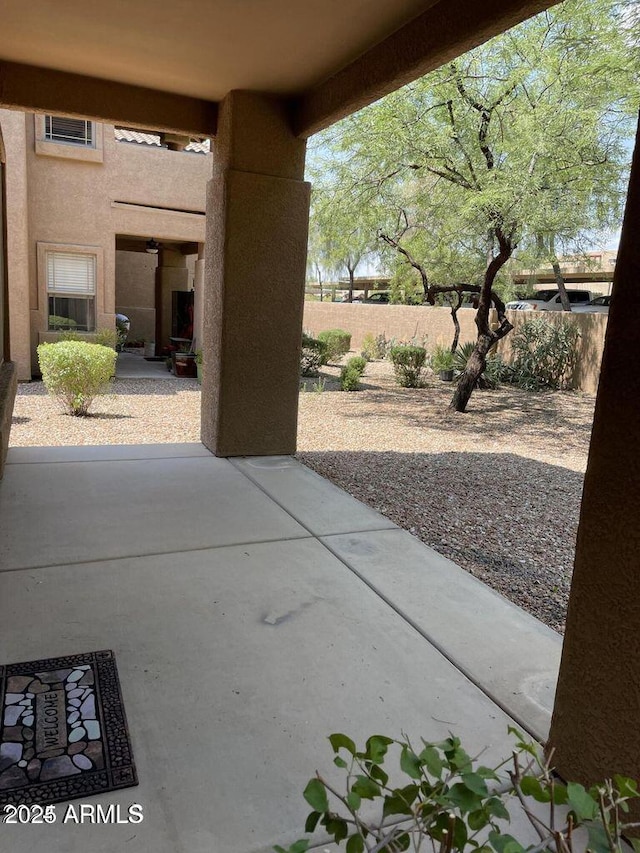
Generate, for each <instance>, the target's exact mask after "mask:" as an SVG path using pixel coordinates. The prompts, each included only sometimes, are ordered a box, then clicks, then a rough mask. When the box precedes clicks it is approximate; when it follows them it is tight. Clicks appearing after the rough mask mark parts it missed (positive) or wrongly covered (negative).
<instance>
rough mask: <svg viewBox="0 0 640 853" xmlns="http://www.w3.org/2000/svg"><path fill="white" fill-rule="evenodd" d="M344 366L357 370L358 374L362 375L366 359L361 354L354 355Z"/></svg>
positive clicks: (365, 366)
mask: <svg viewBox="0 0 640 853" xmlns="http://www.w3.org/2000/svg"><path fill="white" fill-rule="evenodd" d="M346 366H347V367H352V368H353V369H354V370H357V371H358V373H359V374H360V376H362V374H363V373H364V372H365V370H366V368H367V359H366V358H363V356H361V355H354V356H353V358H350V359H348V360H347V365H346Z"/></svg>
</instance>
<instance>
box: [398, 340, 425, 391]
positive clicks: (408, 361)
mask: <svg viewBox="0 0 640 853" xmlns="http://www.w3.org/2000/svg"><path fill="white" fill-rule="evenodd" d="M390 355H391V361H392V362H393V371H394V373H395V375H396V382H397V383H398V385H402V387H403V388H420V386H421V385H422V382H421V380H420V375H421V373H422V368H423V367H424V363H425V360H426V358H427V351H426V349H425V348H424V347H414V346H400V347H392V348H391V353H390Z"/></svg>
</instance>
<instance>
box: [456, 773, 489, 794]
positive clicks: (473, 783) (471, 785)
mask: <svg viewBox="0 0 640 853" xmlns="http://www.w3.org/2000/svg"><path fill="white" fill-rule="evenodd" d="M462 784H463V785H465V787H467V788H468V789H469V790H470V791H473V793H474V794H479V795H480V796H481V797H486V796H488V795H489V791H488V790H487V783H486V782H485V781H484V779H483V778H482V776H479V775H478V774H477V773H463V774H462Z"/></svg>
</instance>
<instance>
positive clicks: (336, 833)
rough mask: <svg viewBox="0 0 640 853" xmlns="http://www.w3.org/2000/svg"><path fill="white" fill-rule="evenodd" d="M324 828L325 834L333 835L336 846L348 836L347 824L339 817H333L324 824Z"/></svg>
mask: <svg viewBox="0 0 640 853" xmlns="http://www.w3.org/2000/svg"><path fill="white" fill-rule="evenodd" d="M325 826H326V827H327V832H329V833H330V834H331V835H333V838H334V840H335V842H336V844H338V843H339V842H340V841H342V840H343V839H344V838H346V837H347V835H348V834H349V828H348V825H347V822H346V820H344V819H343V818H341V817H333V818H332V819H331V820H329V821H327V822H326V823H325Z"/></svg>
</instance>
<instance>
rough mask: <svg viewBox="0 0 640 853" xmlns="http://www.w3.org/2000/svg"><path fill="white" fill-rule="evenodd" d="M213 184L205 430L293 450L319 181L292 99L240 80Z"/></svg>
mask: <svg viewBox="0 0 640 853" xmlns="http://www.w3.org/2000/svg"><path fill="white" fill-rule="evenodd" d="M214 157H215V160H214V173H213V178H212V180H211V181H210V183H209V186H208V190H207V238H206V240H207V241H206V244H205V282H204V316H203V369H202V376H203V378H202V382H203V384H202V441H203V443H204V444H205V445H206V446H207V447H208V448H209V449H210V450H211V451H213V452H214V453H215V454H216V455H217V456H245V455H246V456H253V455H269V454H287V453H293V452H294V451H295V448H296V426H297V411H298V391H299V358H300V333H301V329H302V310H303V305H304V279H305V269H306V252H307V231H308V215H309V196H310V187H309V185H308V184H307V183H305V182H304V181H303V177H304V158H305V142H304V141H303V140H300V139H297V138H296V137H295V136H294V135H293V132H292V130H291V126H290V122H289V116H288V113H287V109H286V105H285V103H284V102H282V101H280V100H278V99H276V98H272V97H269V96H266V95H260V94H256V93H253V92H231V93H230V94H229V95H228V96H227V98H225V100H224V101H223V103H222V104H221V107H220V113H219V123H218V136H217V137H216V140H215V146H214Z"/></svg>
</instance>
